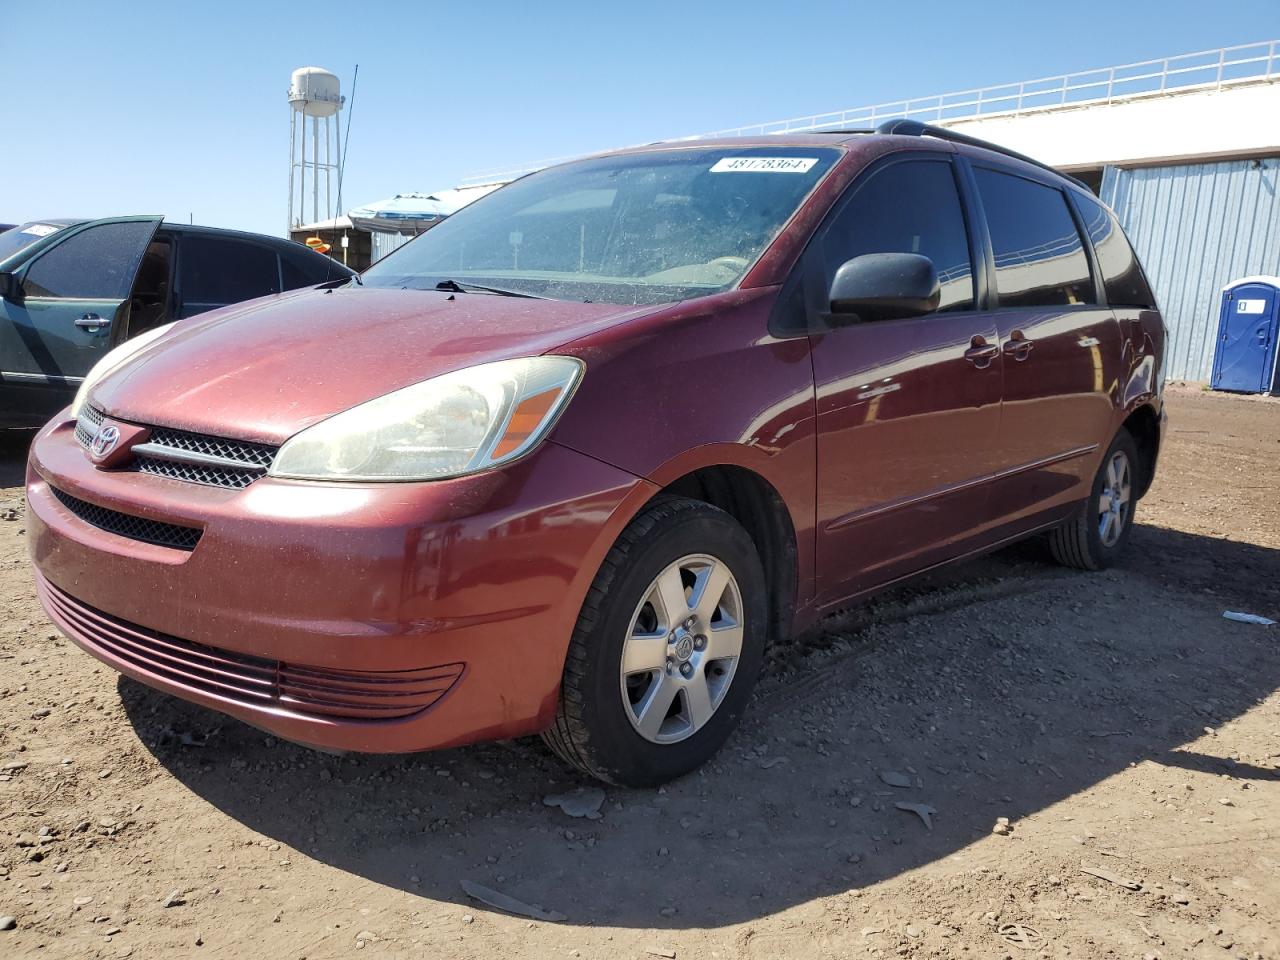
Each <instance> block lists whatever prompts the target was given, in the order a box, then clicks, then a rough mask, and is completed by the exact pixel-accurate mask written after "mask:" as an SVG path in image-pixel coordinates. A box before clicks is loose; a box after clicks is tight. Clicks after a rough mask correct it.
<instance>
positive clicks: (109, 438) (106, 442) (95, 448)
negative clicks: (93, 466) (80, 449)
mask: <svg viewBox="0 0 1280 960" xmlns="http://www.w3.org/2000/svg"><path fill="white" fill-rule="evenodd" d="M119 442H120V428H119V427H117V426H116V425H115V424H113V423H108V424H107V425H106V426H104V427H102V428H101V429H100V430H99V431H98V432H97V433H96V434H95V435H94V438H93V443H91V444H89V452H90V453H92V454H93V458H94V459H95V460H101V459H102V458H103V457H105V456H106V455H107V454H109V453H110V452H111V451H112V450H114V449H115V448H116V444H117V443H119Z"/></svg>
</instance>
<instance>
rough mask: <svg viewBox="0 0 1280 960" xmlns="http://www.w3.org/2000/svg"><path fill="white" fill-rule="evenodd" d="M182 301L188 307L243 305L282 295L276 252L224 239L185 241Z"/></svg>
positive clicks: (182, 263) (204, 238) (182, 261)
mask: <svg viewBox="0 0 1280 960" xmlns="http://www.w3.org/2000/svg"><path fill="white" fill-rule="evenodd" d="M179 263H180V265H181V266H180V270H181V272H182V299H183V300H184V301H185V302H186V303H188V304H197V303H216V304H226V303H239V302H240V301H241V300H252V299H253V298H254V297H265V296H266V295H267V294H269V293H279V292H280V261H279V258H278V257H277V256H276V252H275V251H274V250H272V249H270V248H269V247H264V246H259V245H258V244H256V243H243V242H241V241H239V240H226V239H223V238H221V237H199V236H193V237H184V238H183V239H182V252H181V255H180V259H179Z"/></svg>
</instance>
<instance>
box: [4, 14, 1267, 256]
mask: <svg viewBox="0 0 1280 960" xmlns="http://www.w3.org/2000/svg"><path fill="white" fill-rule="evenodd" d="M0 9H3V14H4V16H3V22H4V27H3V34H2V35H0V89H4V90H5V91H6V94H7V96H6V109H5V114H6V122H5V136H4V140H5V147H4V149H3V159H2V160H0V181H2V182H3V184H4V197H3V202H0V220H6V219H7V220H12V221H22V220H26V219H31V218H34V217H41V216H46V217H47V216H73V215H83V216H108V215H111V214H125V213H163V214H165V215H167V216H168V217H169V218H170V219H174V220H183V221H185V220H186V219H187V218H188V215H189V214H194V217H195V222H197V223H207V224H212V225H216V226H229V227H239V228H242V229H250V230H260V231H263V232H268V233H282V232H283V230H284V224H285V219H286V216H285V209H286V203H287V176H288V153H289V109H288V106H287V101H286V97H285V91H286V89H287V87H288V81H289V74H290V71H291V70H292V69H293V68H295V67H298V66H303V65H309V64H315V65H319V66H323V67H326V68H328V69H330V70H332V71H333V72H335V73H337V74H338V75H339V76H340V77H341V78H342V80H343V84H344V92H345V93H346V94H347V95H348V98H349V99H348V103H349V105H350V95H351V92H352V91H351V89H350V79H351V74H352V70H353V67H354V65H355V64H357V63H359V64H360V80H359V87H358V89H357V91H356V96H355V103H354V114H353V125H352V131H351V146H350V153H349V155H348V161H347V175H346V185H345V188H344V195H345V200H346V203H345V204H344V206H346V207H347V208H350V207H351V206H355V205H357V204H359V203H361V202H367V201H371V200H376V199H380V198H382V197H385V196H388V195H390V194H393V193H396V192H400V191H409V190H434V189H441V188H444V187H448V186H451V185H453V184H455V183H456V182H457V181H458V180H459V179H461V178H462V177H465V176H467V175H469V174H472V173H476V172H478V171H482V170H485V169H491V168H494V167H502V166H504V165H509V166H518V165H520V164H521V163H523V162H527V161H532V160H537V159H541V158H544V157H554V156H562V155H569V154H574V153H579V152H586V151H591V150H596V149H602V148H607V147H611V146H619V145H625V144H631V143H638V142H646V141H650V140H656V139H661V138H664V137H672V136H680V135H684V134H691V133H697V132H700V131H704V130H709V129H717V128H722V127H728V126H735V125H738V124H744V123H749V122H754V121H761V120H768V119H777V118H785V117H789V116H796V115H802V114H809V113H818V112H822V111H826V110H835V109H841V108H844V107H854V106H860V105H863V104H868V103H876V102H880V101H884V100H892V99H898V98H902V97H907V96H921V95H928V94H933V93H942V92H945V91H948V90H956V89H964V88H967V87H975V86H983V85H987V84H994V83H1001V82H1005V81H1011V80H1014V81H1016V80H1021V79H1029V78H1033V77H1037V76H1044V75H1050V74H1056V73H1063V72H1069V71H1073V70H1080V69H1085V68H1090V67H1100V66H1107V65H1110V64H1116V63H1124V62H1128V61H1133V60H1140V59H1146V58H1150V57H1162V56H1166V55H1169V54H1175V53H1183V52H1190V51H1193V50H1200V49H1205V48H1210V47H1217V46H1223V45H1230V44H1235V43H1244V42H1250V41H1254V40H1261V39H1265V38H1272V37H1276V36H1278V35H1280V4H1277V2H1276V0H1219V2H1216V3H1213V4H1206V3H1204V2H1203V0H1194V2H1193V0H1159V2H1147V0H1125V2H1116V0H1107V2H1094V0H1073V2H1071V3H1067V4H1048V3H1036V2H1035V0H1016V2H1006V0H997V2H977V3H963V4H962V3H956V2H954V0H952V2H946V3H935V2H931V0H908V2H884V0H877V2H872V3H867V2H857V3H854V2H846V3H835V2H806V0H789V2H780V0H771V2H762V3H758V2H754V0H737V2H720V0H716V2H697V0H683V2H668V0H643V2H629V3H616V4H609V3H607V2H603V0H601V2H596V3H590V2H562V3H556V2H551V0H544V2H541V3H536V2H534V3H529V2H525V3H517V2H512V3H481V2H472V3H445V2H438V3H429V2H418V3H393V2H365V3H355V4H352V3H329V2H325V0H308V2H304V3H298V2H294V3H288V4H285V3H276V2H270V0H258V2H240V0H219V2H216V3H194V2H175V0H166V2H149V0H117V2H102V0H98V2H83V3H81V2H71V0H41V2H30V0H4V2H3V3H0ZM1206 135H1209V133H1208V132H1206Z"/></svg>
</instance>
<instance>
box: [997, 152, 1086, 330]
mask: <svg viewBox="0 0 1280 960" xmlns="http://www.w3.org/2000/svg"><path fill="white" fill-rule="evenodd" d="M974 174H975V176H976V177H977V180H978V193H979V194H980V195H981V197H982V206H983V208H984V209H985V210H986V213H987V228H988V230H990V232H991V247H992V251H993V252H994V254H995V258H996V289H997V291H999V294H1000V306H1002V307H1042V306H1043V307H1059V306H1068V305H1071V304H1076V303H1093V302H1094V300H1095V296H1094V290H1093V280H1092V279H1091V278H1090V276H1089V258H1088V257H1087V256H1086V255H1085V252H1084V243H1083V241H1082V240H1081V239H1080V232H1079V231H1078V230H1077V229H1076V223H1075V220H1074V219H1072V216H1071V211H1070V209H1069V208H1068V207H1067V198H1066V196H1065V195H1064V194H1063V193H1062V191H1061V190H1058V189H1057V188H1055V187H1046V186H1045V185H1043V184H1040V183H1036V182H1035V181H1032V180H1027V179H1025V178H1023V177H1019V176H1015V175H1013V174H1008V173H1000V172H999V171H997V170H988V169H985V168H983V167H979V168H977V169H976V170H974Z"/></svg>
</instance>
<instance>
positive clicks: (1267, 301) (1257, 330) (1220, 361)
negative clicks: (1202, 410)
mask: <svg viewBox="0 0 1280 960" xmlns="http://www.w3.org/2000/svg"><path fill="white" fill-rule="evenodd" d="M1278 333H1280V277H1245V278H1244V279H1243V280H1236V281H1235V282H1234V283H1229V284H1227V285H1226V286H1225V287H1223V288H1222V312H1221V313H1220V314H1219V316H1218V349H1217V351H1216V352H1215V353H1214V355H1213V379H1212V380H1211V381H1210V382H1209V386H1211V387H1212V388H1213V389H1214V390H1232V391H1235V392H1237V393H1266V392H1268V391H1270V390H1272V389H1280V382H1277V377H1276V341H1277V334H1278Z"/></svg>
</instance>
